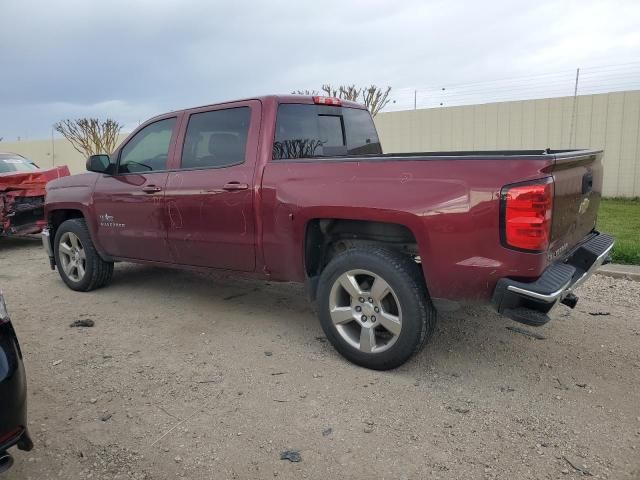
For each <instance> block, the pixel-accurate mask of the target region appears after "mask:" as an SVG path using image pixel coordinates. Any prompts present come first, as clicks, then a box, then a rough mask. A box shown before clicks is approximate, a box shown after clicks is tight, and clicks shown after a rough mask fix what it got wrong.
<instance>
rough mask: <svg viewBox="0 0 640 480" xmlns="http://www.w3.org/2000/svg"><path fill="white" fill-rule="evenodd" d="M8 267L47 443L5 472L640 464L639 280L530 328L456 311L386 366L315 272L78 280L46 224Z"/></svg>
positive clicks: (494, 472)
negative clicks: (84, 324) (330, 303)
mask: <svg viewBox="0 0 640 480" xmlns="http://www.w3.org/2000/svg"><path fill="white" fill-rule="evenodd" d="M0 265H1V269H0V288H2V289H3V291H4V294H5V296H6V299H7V302H8V305H9V309H10V313H11V315H12V318H13V322H14V324H15V327H16V330H17V332H18V336H19V337H20V340H21V343H22V347H23V350H24V353H25V361H26V366H27V370H28V372H27V373H28V379H29V388H30V392H29V401H30V404H29V414H30V427H31V431H32V434H33V437H34V441H35V444H36V447H35V449H34V450H33V451H32V452H30V453H23V452H14V453H15V456H16V465H15V466H14V468H13V470H11V471H10V472H9V473H8V475H7V476H6V478H7V480H9V479H11V480H18V479H19V480H26V479H33V480H43V479H48V478H64V479H88V478H93V479H109V480H111V479H165V478H166V479H169V478H189V479H213V478H216V479H217V478H220V479H228V478H274V477H278V478H291V479H300V478H310V479H311V478H318V479H326V478H387V479H398V478H406V479H416V478H442V479H467V478H469V479H470V478H473V479H482V478H504V479H516V478H517V479H527V478H543V479H552V478H563V479H566V478H574V477H578V476H582V475H586V473H585V472H588V473H589V474H590V475H592V476H593V478H611V479H629V478H632V479H636V478H640V391H639V385H640V349H639V348H638V347H639V345H640V321H639V320H640V283H638V282H629V281H626V280H622V279H619V280H614V279H611V278H608V277H600V276H599V277H593V278H592V279H591V280H590V281H589V282H587V284H585V285H584V286H583V287H582V288H581V289H580V291H579V292H578V294H579V295H580V294H581V295H582V297H583V298H582V300H581V301H580V303H579V304H578V306H577V307H576V309H575V310H573V311H571V310H569V309H567V308H565V307H561V308H560V309H559V310H558V311H557V312H556V318H555V319H554V321H552V322H551V323H550V324H548V325H546V326H544V327H542V328H539V329H528V328H525V329H527V330H535V332H536V333H540V334H542V335H543V336H544V337H545V338H544V339H536V338H532V337H530V336H526V335H523V334H521V333H517V332H514V331H512V330H509V329H507V327H517V326H518V324H516V323H513V322H511V321H509V320H506V319H503V318H500V317H498V316H496V315H495V314H493V313H491V312H489V311H488V310H484V309H466V310H464V311H461V312H457V313H455V314H444V315H441V316H440V322H439V326H438V328H437V330H436V332H435V335H434V337H433V338H432V340H431V343H430V344H429V345H428V346H427V348H425V350H423V351H422V352H421V353H420V354H419V355H417V356H416V357H415V358H414V359H413V360H411V361H410V362H409V363H407V364H406V365H404V366H403V367H401V368H399V369H397V370H395V371H392V372H385V373H381V372H374V371H369V370H365V369H362V368H359V367H356V366H354V365H351V364H349V363H347V362H346V361H345V360H343V359H342V358H341V357H340V356H338V355H337V354H336V353H335V352H334V350H333V349H332V348H331V346H330V345H329V344H328V343H327V342H326V340H325V339H324V337H323V336H322V331H321V329H320V326H319V324H318V322H317V320H316V318H315V316H314V315H313V313H312V310H311V308H310V306H309V304H308V303H307V300H306V295H305V292H304V290H303V288H302V287H301V286H299V285H290V284H265V283H261V282H255V281H252V280H242V279H237V278H230V277H226V276H222V275H212V274H209V275H205V274H198V273H192V272H180V271H174V270H163V269H158V268H151V267H144V266H137V265H124V264H123V265H118V266H117V267H116V273H115V275H114V281H113V283H112V284H111V285H110V286H109V287H107V288H105V289H102V290H99V291H96V292H92V293H84V294H82V293H74V292H72V291H71V290H69V289H67V288H66V287H65V286H64V285H63V283H62V281H61V280H60V279H59V277H58V275H57V273H55V272H52V271H50V270H48V267H47V262H46V259H45V258H44V254H43V252H42V251H41V248H40V246H39V244H38V243H37V242H35V241H33V240H20V241H18V240H6V239H5V240H2V242H1V243H0ZM82 319H91V320H93V321H94V322H95V326H94V327H92V328H71V327H70V326H69V325H70V323H71V322H73V321H75V320H82ZM523 327H524V326H523ZM286 450H293V451H295V452H298V453H299V455H300V461H299V462H291V461H288V460H281V459H280V456H281V454H282V452H284V451H286ZM293 458H294V459H295V455H294V457H293Z"/></svg>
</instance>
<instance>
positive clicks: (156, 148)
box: [93, 117, 177, 262]
mask: <svg viewBox="0 0 640 480" xmlns="http://www.w3.org/2000/svg"><path fill="white" fill-rule="evenodd" d="M176 124H177V119H176V117H170V118H165V119H162V120H158V121H155V122H153V123H150V124H149V125H147V126H145V127H143V128H142V129H141V130H139V131H138V132H137V133H136V134H135V135H134V136H133V137H131V139H129V140H128V141H127V143H126V144H125V145H124V146H123V147H122V148H121V149H120V151H119V153H116V154H115V155H116V159H117V167H116V172H115V174H114V175H102V176H100V178H99V179H98V182H97V183H96V187H95V191H94V196H93V198H94V210H95V212H96V215H97V216H98V218H97V219H96V221H97V225H98V236H99V238H100V240H101V243H102V247H103V248H104V249H105V251H106V252H107V253H108V254H109V255H111V256H114V257H120V258H130V259H139V260H149V261H156V262H169V261H171V257H170V253H169V248H168V244H167V214H166V208H165V207H166V206H165V199H164V195H165V191H164V190H165V186H166V183H167V177H168V173H167V164H168V161H169V158H170V155H171V154H172V153H173V148H172V146H173V145H174V143H175V142H174V141H173V140H175V135H176V130H177V129H176Z"/></svg>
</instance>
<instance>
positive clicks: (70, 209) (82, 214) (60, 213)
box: [46, 206, 110, 261]
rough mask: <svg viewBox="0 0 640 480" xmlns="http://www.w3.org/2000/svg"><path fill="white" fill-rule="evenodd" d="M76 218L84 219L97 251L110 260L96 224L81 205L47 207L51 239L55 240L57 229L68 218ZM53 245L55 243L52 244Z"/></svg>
mask: <svg viewBox="0 0 640 480" xmlns="http://www.w3.org/2000/svg"><path fill="white" fill-rule="evenodd" d="M74 218H79V219H83V220H84V221H85V222H86V224H87V228H88V230H89V235H90V236H91V240H92V242H93V244H94V246H95V248H96V251H97V252H98V254H99V255H100V257H101V258H102V259H103V260H105V261H110V257H109V255H107V254H106V253H105V252H104V250H103V249H102V246H101V245H100V242H99V241H98V235H97V232H96V231H95V225H94V224H93V223H92V222H90V221H89V216H88V215H87V212H86V211H85V209H84V208H81V207H79V206H61V207H59V208H49V209H47V214H46V220H47V226H48V228H49V232H50V237H49V238H50V241H51V242H53V241H54V239H55V238H56V231H57V230H58V228H59V227H60V225H62V224H63V223H64V222H66V221H67V220H72V219H74ZM52 247H53V245H52Z"/></svg>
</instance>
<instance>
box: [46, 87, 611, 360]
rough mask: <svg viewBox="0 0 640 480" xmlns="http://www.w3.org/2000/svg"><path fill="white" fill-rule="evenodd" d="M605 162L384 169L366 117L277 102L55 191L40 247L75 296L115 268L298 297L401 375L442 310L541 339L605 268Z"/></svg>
mask: <svg viewBox="0 0 640 480" xmlns="http://www.w3.org/2000/svg"><path fill="white" fill-rule="evenodd" d="M601 157H602V152H601V151H593V150H566V151H552V150H544V151H543V150H534V151H492V152H490V151H478V152H433V153H410V154H393V153H391V154H383V153H382V149H381V146H380V142H379V140H378V135H377V133H376V130H375V127H374V124H373V121H372V119H371V116H370V115H369V112H368V111H367V110H366V109H365V108H364V107H363V106H361V105H359V104H356V103H352V102H347V101H341V100H339V99H335V98H328V97H305V96H267V97H261V98H254V99H248V100H240V101H235V102H229V103H222V104H217V105H209V106H205V107H199V108H192V109H187V110H181V111H177V112H171V113H167V114H164V115H160V116H158V117H155V118H153V119H151V120H149V121H147V122H146V123H144V124H143V125H141V126H140V127H139V128H138V129H137V130H136V131H134V132H133V133H132V134H131V135H129V137H128V138H127V139H126V140H125V141H124V142H123V143H122V145H120V146H119V147H118V149H117V150H116V151H115V152H114V153H113V154H112V155H111V156H110V157H109V156H107V155H95V156H92V157H90V158H89V159H88V160H87V170H89V173H84V174H81V175H74V176H71V177H67V178H61V179H59V180H55V181H52V182H50V183H49V184H48V186H47V196H46V202H45V215H46V220H47V222H48V228H47V229H46V230H45V232H44V233H43V243H44V246H45V249H46V250H47V252H48V255H49V258H50V260H51V266H52V268H55V267H56V266H57V267H58V271H59V273H60V276H61V277H62V280H63V281H64V282H65V283H66V284H67V285H68V286H69V287H70V288H72V289H73V290H78V291H88V290H92V289H95V288H98V287H101V286H103V285H105V284H107V283H108V282H109V280H110V278H111V274H112V272H113V265H114V262H118V261H127V262H140V263H147V264H155V265H165V266H177V267H185V268H195V269H223V270H227V271H233V272H238V273H239V274H240V273H241V274H252V275H254V276H257V277H259V278H263V279H268V280H278V281H294V282H305V283H306V284H307V287H308V290H309V293H310V296H311V298H312V299H313V300H314V301H315V302H316V304H317V310H318V313H319V317H320V322H321V324H322V328H323V329H324V332H325V333H326V336H327V338H328V339H329V340H330V341H331V343H332V344H333V345H334V347H335V348H336V349H337V350H338V351H339V352H340V353H341V354H342V355H344V356H345V357H346V358H348V359H349V360H351V361H353V362H355V363H357V364H359V365H363V366H366V367H369V368H374V369H389V368H394V367H397V366H398V365H400V364H402V363H403V362H405V361H406V360H407V359H408V358H409V357H410V356H411V355H412V354H413V353H415V352H417V351H418V350H419V349H420V347H421V346H422V345H423V344H424V343H425V342H426V341H427V339H428V338H429V336H430V335H431V334H432V332H433V329H434V324H435V319H436V311H437V310H439V309H441V310H444V309H447V310H448V309H452V308H455V307H456V306H457V305H459V304H461V303H478V304H491V305H493V308H495V310H497V311H498V312H500V313H501V314H503V315H505V316H507V317H509V318H512V319H513V320H516V321H519V322H523V323H526V324H529V325H542V324H544V323H546V322H547V321H548V320H549V313H550V311H551V309H552V308H553V307H555V306H556V305H557V304H558V303H563V304H565V305H568V306H569V307H573V306H575V304H576V302H577V297H576V296H575V294H574V293H573V290H574V289H575V288H576V287H577V286H578V285H579V284H580V283H582V282H583V281H584V280H585V279H586V278H587V277H588V276H589V275H590V274H591V273H592V272H593V270H594V269H595V268H597V267H598V266H599V265H600V264H602V263H603V262H605V261H606V260H607V258H608V253H609V251H610V250H611V248H612V246H613V239H612V238H611V237H609V236H608V235H605V234H601V233H599V232H597V231H596V230H595V225H596V216H597V213H598V206H599V203H600V191H601V186H602V164H601Z"/></svg>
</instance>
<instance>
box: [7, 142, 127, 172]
mask: <svg viewBox="0 0 640 480" xmlns="http://www.w3.org/2000/svg"><path fill="white" fill-rule="evenodd" d="M127 135H128V133H123V134H120V136H119V138H118V143H120V142H121V141H122V140H124V139H125V137H126V136H127ZM0 152H12V153H19V154H20V155H22V156H24V157H27V158H29V159H31V160H33V161H34V162H36V163H37V164H38V165H39V166H40V168H50V167H54V166H56V167H57V166H59V165H67V166H68V167H69V170H71V173H82V172H84V171H85V168H84V166H85V161H86V160H87V159H86V158H85V156H84V155H82V154H81V153H79V152H77V151H76V150H75V149H74V148H73V146H72V145H71V143H69V142H68V141H67V140H65V139H64V138H56V139H54V140H53V141H52V140H51V139H49V140H23V141H20V142H7V141H4V140H3V141H2V142H0Z"/></svg>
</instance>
